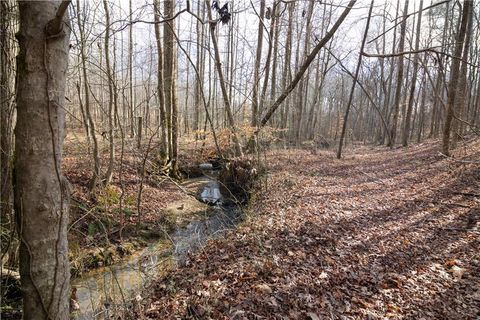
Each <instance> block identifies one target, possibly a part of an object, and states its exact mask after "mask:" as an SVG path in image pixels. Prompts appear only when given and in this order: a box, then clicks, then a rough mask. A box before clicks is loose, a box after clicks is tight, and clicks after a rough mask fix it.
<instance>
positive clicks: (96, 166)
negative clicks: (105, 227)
mask: <svg viewBox="0 0 480 320" xmlns="http://www.w3.org/2000/svg"><path fill="white" fill-rule="evenodd" d="M76 11H77V24H78V30H79V34H80V58H81V60H82V74H83V89H84V92H85V115H86V118H87V121H88V126H87V128H88V130H89V133H90V137H91V138H92V143H93V148H92V158H93V175H92V179H91V180H90V183H89V189H90V191H93V190H94V189H95V188H96V187H97V185H98V183H99V181H98V180H99V179H100V176H101V172H100V157H99V156H98V140H97V136H96V134H95V122H94V121H93V118H92V112H91V110H90V93H89V88H88V76H87V55H86V54H85V45H86V39H85V29H84V24H85V20H86V17H85V15H84V17H83V20H82V19H81V16H80V0H77V10H76ZM82 21H83V24H82Z"/></svg>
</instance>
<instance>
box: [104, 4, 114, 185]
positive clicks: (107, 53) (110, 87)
mask: <svg viewBox="0 0 480 320" xmlns="http://www.w3.org/2000/svg"><path fill="white" fill-rule="evenodd" d="M103 8H104V10H105V42H104V50H105V52H104V53H105V69H106V73H107V81H108V143H109V158H108V168H107V173H106V175H105V185H108V184H110V182H111V181H112V176H113V167H114V166H115V139H114V132H113V131H114V129H115V119H114V117H115V115H114V109H113V107H114V105H113V74H112V67H111V64H110V51H109V48H110V13H109V9H108V3H107V0H103Z"/></svg>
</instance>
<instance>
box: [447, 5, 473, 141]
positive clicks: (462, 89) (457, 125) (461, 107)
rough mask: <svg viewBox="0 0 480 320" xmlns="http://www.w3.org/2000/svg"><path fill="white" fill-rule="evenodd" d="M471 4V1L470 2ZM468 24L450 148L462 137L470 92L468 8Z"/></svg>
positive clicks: (471, 20) (470, 21)
mask: <svg viewBox="0 0 480 320" xmlns="http://www.w3.org/2000/svg"><path fill="white" fill-rule="evenodd" d="M472 4H473V1H472ZM468 11H469V12H468V18H467V19H468V24H467V30H466V31H465V41H464V44H463V55H462V62H461V66H460V79H459V82H458V89H457V91H458V92H457V97H456V99H455V107H454V109H455V112H456V118H457V119H454V121H453V123H452V132H453V137H452V148H456V147H457V142H458V139H459V138H462V136H463V128H464V123H463V122H461V121H465V120H467V119H465V118H466V117H465V113H466V112H465V111H466V104H467V99H468V95H469V92H470V86H471V84H470V83H472V82H470V83H468V82H467V69H468V58H469V52H470V44H471V42H472V28H473V19H474V15H473V8H470V9H469V10H468Z"/></svg>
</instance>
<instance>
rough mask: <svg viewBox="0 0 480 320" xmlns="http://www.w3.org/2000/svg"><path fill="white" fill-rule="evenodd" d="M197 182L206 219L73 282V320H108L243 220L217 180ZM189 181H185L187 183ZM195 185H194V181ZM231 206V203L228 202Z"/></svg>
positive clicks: (199, 219)
mask: <svg viewBox="0 0 480 320" xmlns="http://www.w3.org/2000/svg"><path fill="white" fill-rule="evenodd" d="M209 173H211V174H208V175H205V176H204V177H202V178H200V179H201V186H200V190H198V196H197V200H198V201H201V202H203V203H206V204H209V206H208V208H207V209H206V211H207V212H205V215H204V217H202V218H198V219H195V220H193V221H191V222H189V223H188V224H187V225H186V226H185V227H181V228H178V229H176V230H175V231H173V232H172V233H170V234H169V235H168V237H167V239H162V240H159V241H157V242H155V243H152V244H150V245H149V246H148V247H147V248H145V249H143V250H141V251H139V252H137V253H135V254H133V255H131V256H129V257H128V258H127V259H125V260H123V261H122V262H121V263H118V264H115V265H112V266H109V267H104V268H100V269H96V270H93V271H91V272H89V273H86V274H84V275H83V276H81V277H79V278H77V279H74V280H73V281H72V287H73V288H75V289H76V302H77V303H78V307H79V310H77V311H75V312H74V313H73V319H77V320H87V319H88V320H91V319H109V318H110V316H111V315H112V314H114V313H117V312H119V311H120V310H122V309H124V308H125V307H126V306H128V303H129V302H130V301H132V299H135V298H138V299H141V297H140V296H139V294H140V293H141V292H142V289H143V288H145V287H146V286H147V285H148V284H149V283H150V282H151V280H153V279H154V278H155V277H158V276H161V275H162V274H164V273H166V272H168V271H169V270H172V268H175V266H177V265H181V264H183V263H185V261H186V260H187V258H188V254H189V253H190V252H194V251H196V250H198V249H199V248H201V247H202V246H203V245H204V244H205V242H206V241H207V240H208V239H211V238H215V237H218V236H220V235H222V234H223V233H224V232H225V231H226V230H228V229H231V228H233V227H234V226H235V225H236V224H237V223H238V222H239V221H240V220H241V218H242V209H241V207H240V206H239V205H232V204H229V205H226V204H225V203H227V201H224V196H223V195H222V194H221V192H220V185H219V182H218V181H217V180H216V174H215V173H214V172H212V171H210V172H209ZM188 182H189V181H188V180H187V182H186V183H188ZM197 182H198V179H197ZM228 203H230V201H228Z"/></svg>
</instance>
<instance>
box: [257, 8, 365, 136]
mask: <svg viewBox="0 0 480 320" xmlns="http://www.w3.org/2000/svg"><path fill="white" fill-rule="evenodd" d="M355 2H357V0H350V2H349V3H348V5H347V8H346V9H345V10H344V11H343V12H342V14H341V15H340V17H339V18H338V20H337V22H335V24H334V25H333V26H332V28H331V29H330V30H329V31H327V34H326V35H325V37H323V38H322V39H321V40H320V42H319V43H318V44H317V45H316V46H315V48H314V49H313V50H312V52H311V53H310V54H309V55H308V56H307V58H306V59H305V61H304V62H303V63H302V65H301V67H300V69H299V71H298V72H297V74H296V75H295V78H294V79H293V80H292V81H291V82H290V84H289V85H288V86H287V87H286V88H285V90H284V91H283V92H282V94H281V95H280V96H279V97H278V98H277V100H275V102H274V103H273V104H272V106H271V107H270V108H269V109H268V111H267V114H265V116H264V117H263V119H262V122H261V123H260V126H259V128H258V129H257V131H256V133H257V134H258V132H259V131H260V129H261V128H262V127H264V126H265V125H266V124H267V122H268V120H269V119H270V118H271V117H272V115H273V113H274V112H275V111H276V110H277V109H278V107H279V106H280V105H281V104H282V102H283V101H284V100H285V99H286V98H287V97H288V95H289V94H290V93H291V92H292V91H293V89H295V87H296V86H297V84H298V82H299V81H300V79H301V78H302V77H303V74H304V73H305V71H307V69H308V67H309V66H310V64H311V63H312V61H313V59H315V57H316V56H317V54H318V52H319V51H320V49H322V48H323V47H324V46H325V45H326V44H327V42H328V41H329V40H330V39H331V38H332V37H333V35H334V34H335V32H336V31H337V29H338V28H339V27H340V25H341V24H342V23H343V21H344V20H345V18H346V17H347V15H348V13H349V12H350V10H351V9H352V7H353V5H354V4H355Z"/></svg>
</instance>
